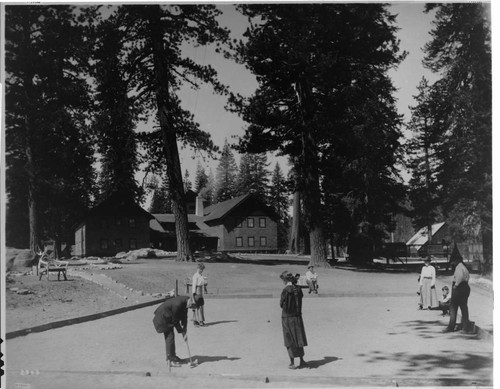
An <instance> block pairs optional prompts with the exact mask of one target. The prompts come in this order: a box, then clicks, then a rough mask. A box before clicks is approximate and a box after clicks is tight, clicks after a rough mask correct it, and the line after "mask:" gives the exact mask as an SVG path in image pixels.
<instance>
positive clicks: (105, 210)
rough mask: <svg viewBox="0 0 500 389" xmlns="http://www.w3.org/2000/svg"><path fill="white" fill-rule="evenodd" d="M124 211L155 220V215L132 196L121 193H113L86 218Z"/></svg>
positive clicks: (87, 214) (89, 212)
mask: <svg viewBox="0 0 500 389" xmlns="http://www.w3.org/2000/svg"><path fill="white" fill-rule="evenodd" d="M123 209H126V210H127V211H128V213H129V214H142V215H144V216H146V217H147V218H148V219H153V215H151V214H150V213H149V212H148V211H146V210H145V209H143V208H142V207H141V206H140V205H138V204H137V202H136V201H135V200H134V199H133V198H132V196H128V195H125V194H122V193H120V192H114V193H112V194H111V195H109V196H108V197H107V198H105V199H104V200H102V201H101V202H100V203H98V204H97V205H96V206H94V207H93V208H91V209H89V210H88V211H87V213H86V214H85V217H88V216H89V215H94V214H103V215H105V214H111V213H115V212H123Z"/></svg>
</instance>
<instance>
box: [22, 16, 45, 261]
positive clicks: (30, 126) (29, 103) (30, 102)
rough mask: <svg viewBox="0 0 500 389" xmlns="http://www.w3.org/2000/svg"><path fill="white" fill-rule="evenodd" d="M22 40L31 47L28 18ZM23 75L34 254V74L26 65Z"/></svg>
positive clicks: (37, 243) (34, 249) (37, 237)
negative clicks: (30, 114)
mask: <svg viewBox="0 0 500 389" xmlns="http://www.w3.org/2000/svg"><path fill="white" fill-rule="evenodd" d="M21 35H22V40H23V41H24V42H23V44H24V45H25V47H29V48H31V21H30V20H29V18H26V19H25V20H24V24H23V29H22V33H21ZM27 69H29V70H27V71H26V72H25V73H24V75H23V84H24V91H25V97H26V101H25V106H24V109H25V117H24V124H25V126H26V128H25V131H26V146H25V150H24V152H25V154H26V165H25V169H26V173H27V176H28V216H29V227H30V251H31V253H32V254H33V255H35V254H36V253H37V252H38V250H40V249H41V248H42V247H41V242H40V235H39V231H38V229H39V227H38V203H37V173H36V161H35V157H34V155H33V148H32V147H33V144H35V140H34V131H35V128H36V126H35V124H34V123H33V119H32V118H31V117H30V116H29V113H30V108H32V107H33V106H34V105H35V102H34V98H33V94H32V91H33V77H34V74H33V72H32V71H31V67H28V68H27Z"/></svg>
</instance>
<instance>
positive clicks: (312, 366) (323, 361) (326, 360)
mask: <svg viewBox="0 0 500 389" xmlns="http://www.w3.org/2000/svg"><path fill="white" fill-rule="evenodd" d="M339 359H340V358H338V357H323V359H317V360H314V361H307V364H308V365H309V368H310V369H317V368H318V367H320V366H323V365H326V364H328V363H331V362H335V361H338V360H339Z"/></svg>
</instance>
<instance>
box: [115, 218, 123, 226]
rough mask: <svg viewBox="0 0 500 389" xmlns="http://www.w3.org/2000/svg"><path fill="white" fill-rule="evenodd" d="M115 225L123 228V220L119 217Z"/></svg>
mask: <svg viewBox="0 0 500 389" xmlns="http://www.w3.org/2000/svg"><path fill="white" fill-rule="evenodd" d="M115 224H116V225H117V226H121V224H122V219H121V218H119V217H117V218H116V219H115Z"/></svg>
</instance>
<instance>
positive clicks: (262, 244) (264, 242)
mask: <svg viewBox="0 0 500 389" xmlns="http://www.w3.org/2000/svg"><path fill="white" fill-rule="evenodd" d="M266 246H267V236H261V237H260V247H266Z"/></svg>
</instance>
